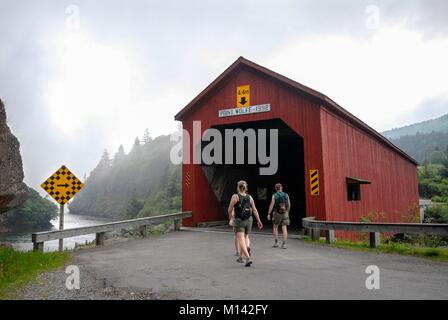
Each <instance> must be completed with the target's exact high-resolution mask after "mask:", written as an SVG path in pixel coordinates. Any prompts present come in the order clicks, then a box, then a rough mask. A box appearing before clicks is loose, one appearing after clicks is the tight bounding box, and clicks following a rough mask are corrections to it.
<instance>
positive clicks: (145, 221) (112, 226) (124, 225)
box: [31, 211, 192, 251]
mask: <svg viewBox="0 0 448 320" xmlns="http://www.w3.org/2000/svg"><path fill="white" fill-rule="evenodd" d="M191 215H192V213H191V211H186V212H179V213H172V214H165V215H160V216H154V217H146V218H139V219H132V220H124V221H116V222H109V223H104V224H99V225H94V226H88V227H80V228H71V229H65V230H53V231H44V232H36V233H33V234H32V235H31V239H32V241H33V249H34V250H35V251H43V250H44V242H45V241H50V240H56V239H64V238H70V237H76V236H81V235H86V234H93V233H95V234H96V239H95V243H96V245H97V246H98V245H103V244H104V234H105V233H106V232H109V231H115V230H120V229H129V228H137V227H138V228H140V233H141V234H142V236H146V234H147V230H146V227H147V226H149V225H154V224H160V223H163V222H165V221H174V230H176V231H179V230H180V228H181V225H182V219H185V218H190V217H191Z"/></svg>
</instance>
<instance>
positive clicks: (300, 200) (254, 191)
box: [201, 119, 306, 228]
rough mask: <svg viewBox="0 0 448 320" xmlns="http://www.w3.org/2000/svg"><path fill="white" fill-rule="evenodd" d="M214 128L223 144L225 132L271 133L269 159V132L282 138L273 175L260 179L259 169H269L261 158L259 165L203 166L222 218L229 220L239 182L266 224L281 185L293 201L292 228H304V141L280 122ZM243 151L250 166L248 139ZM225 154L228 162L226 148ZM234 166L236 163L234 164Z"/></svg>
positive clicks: (234, 146) (275, 120) (268, 121)
mask: <svg viewBox="0 0 448 320" xmlns="http://www.w3.org/2000/svg"><path fill="white" fill-rule="evenodd" d="M214 128H215V129H218V130H219V131H220V132H221V133H222V137H223V143H224V130H225V129H237V128H240V129H242V130H246V129H248V128H252V129H255V130H256V131H257V129H268V132H267V137H268V139H267V148H266V149H267V154H268V155H270V143H269V129H278V136H279V140H278V159H279V160H278V170H277V172H276V173H275V174H274V175H260V173H259V168H260V166H262V167H267V166H269V165H261V164H260V163H259V161H258V157H257V163H256V164H212V165H205V164H202V165H201V167H202V170H203V172H204V173H205V175H206V177H207V179H208V181H209V183H210V186H211V187H212V189H213V191H214V193H215V195H216V197H217V199H218V201H219V202H220V203H221V207H222V210H223V212H222V213H223V217H227V207H228V204H229V201H230V197H231V196H232V194H234V193H235V192H236V184H237V182H238V181H239V180H246V181H247V183H248V185H249V194H250V195H251V196H252V197H253V198H254V200H255V204H256V206H257V209H258V211H259V213H260V216H261V219H262V221H263V223H266V222H267V219H266V216H267V211H268V208H269V204H270V201H271V196H272V194H273V193H274V192H275V189H274V185H275V184H276V183H277V182H280V183H281V184H282V185H283V189H284V191H285V192H286V193H288V194H289V196H290V199H291V203H292V210H291V212H290V219H291V226H292V227H293V228H301V225H302V218H303V217H305V212H306V207H305V205H306V204H305V177H304V174H305V168H304V151H303V150H304V148H303V139H302V138H301V137H300V136H299V135H298V134H296V133H295V132H294V131H293V130H292V129H291V128H289V127H288V126H287V125H286V124H285V123H284V122H283V121H282V120H280V119H273V120H265V121H254V122H246V123H240V124H232V125H222V126H216V127H214ZM257 141H258V134H257ZM208 143H211V142H203V144H202V148H204V147H205V146H206V145H207V144H208ZM227 143H228V141H227ZM232 144H233V150H234V151H233V154H234V156H235V153H236V151H235V149H236V143H235V139H234V141H233V142H232ZM244 149H245V153H246V155H245V161H244V163H247V149H248V139H247V138H246V139H245V143H244ZM222 152H223V159H225V158H224V155H225V150H224V146H223V150H222ZM257 152H258V149H257ZM223 162H224V161H223ZM233 163H235V161H234V162H233Z"/></svg>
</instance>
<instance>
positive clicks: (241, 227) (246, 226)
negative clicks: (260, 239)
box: [233, 217, 254, 234]
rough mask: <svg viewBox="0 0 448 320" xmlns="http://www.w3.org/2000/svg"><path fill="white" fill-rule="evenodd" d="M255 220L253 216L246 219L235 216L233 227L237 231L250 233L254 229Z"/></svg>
mask: <svg viewBox="0 0 448 320" xmlns="http://www.w3.org/2000/svg"><path fill="white" fill-rule="evenodd" d="M253 222H254V220H253V219H252V217H250V218H249V219H246V220H242V219H240V218H235V226H234V227H233V230H234V231H235V233H237V232H244V233H245V234H249V233H250V232H251V231H252V224H253Z"/></svg>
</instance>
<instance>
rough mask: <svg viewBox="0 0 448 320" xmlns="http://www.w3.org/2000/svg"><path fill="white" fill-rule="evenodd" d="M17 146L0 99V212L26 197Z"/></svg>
mask: <svg viewBox="0 0 448 320" xmlns="http://www.w3.org/2000/svg"><path fill="white" fill-rule="evenodd" d="M19 147H20V145H19V141H18V140H17V138H16V137H15V136H14V135H13V134H12V133H11V130H10V129H9V127H8V125H7V124H6V111H5V106H4V104H3V102H2V101H1V100H0V213H3V212H6V211H8V210H10V209H12V208H14V207H17V206H19V205H20V204H22V203H23V202H24V201H25V199H26V195H27V187H26V185H25V184H24V183H23V168H22V158H21V156H20V151H19Z"/></svg>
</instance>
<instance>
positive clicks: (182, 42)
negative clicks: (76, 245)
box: [0, 0, 448, 188]
mask: <svg viewBox="0 0 448 320" xmlns="http://www.w3.org/2000/svg"><path fill="white" fill-rule="evenodd" d="M0 40H1V41H0V97H1V98H2V99H3V100H4V101H5V104H6V107H7V113H8V117H9V125H10V126H11V129H12V130H13V132H14V134H15V135H16V136H17V137H18V138H19V140H20V142H21V152H22V157H23V162H24V169H25V182H26V183H28V184H29V185H30V186H32V187H35V188H38V186H39V184H40V183H41V182H42V181H43V180H44V179H45V178H47V176H48V175H49V174H51V173H52V172H53V171H54V170H55V169H56V168H57V167H58V166H59V165H61V164H66V165H67V166H68V167H69V168H72V169H73V171H74V173H75V174H77V175H78V176H79V178H83V176H84V174H85V173H86V174H88V173H89V172H90V171H91V169H92V168H93V167H94V166H95V165H96V163H97V162H98V160H99V157H100V155H101V153H102V150H103V149H104V148H107V149H108V150H109V152H110V153H111V154H113V153H115V152H116V150H117V149H118V147H119V145H120V144H123V145H124V146H125V150H126V151H129V149H130V147H131V145H132V143H133V140H134V138H135V137H136V136H140V137H141V136H142V134H143V132H144V130H145V128H148V129H149V132H150V134H151V135H152V136H153V137H155V136H158V135H160V134H169V133H171V132H173V131H174V130H175V128H176V126H177V124H176V122H175V121H174V119H173V117H174V114H175V113H176V112H177V111H178V110H180V109H181V108H182V107H184V106H185V105H186V104H187V103H188V102H189V101H190V100H191V99H192V98H194V97H195V96H196V95H197V94H198V93H199V92H200V91H201V90H202V89H203V88H204V87H205V86H207V85H208V84H209V83H210V82H211V81H212V80H213V79H214V78H216V77H217V76H218V75H219V74H220V73H221V72H222V71H223V70H224V69H225V68H227V67H228V66H229V65H230V64H231V63H232V62H233V61H234V60H236V59H237V58H238V57H239V56H244V57H245V58H248V59H250V60H252V61H254V62H256V63H259V64H261V65H263V66H266V67H268V68H270V69H272V70H274V71H277V72H279V73H281V74H284V75H286V76H288V77H290V78H292V79H294V80H296V81H298V82H300V83H302V84H305V85H307V86H310V87H312V88H314V89H316V90H318V91H320V92H322V93H324V94H326V95H328V96H329V97H331V98H332V99H333V100H335V101H336V102H338V103H339V104H341V105H342V106H343V107H344V108H346V109H347V110H349V111H350V112H352V113H353V114H355V115H356V116H357V117H359V118H360V119H362V120H363V121H364V122H366V123H367V124H369V125H371V126H372V127H374V128H375V129H377V130H379V131H383V130H387V129H390V128H393V127H399V126H402V125H405V124H410V123H414V122H418V121H422V120H426V119H430V118H434V117H438V116H440V115H442V114H444V113H447V111H448V63H447V57H448V1H444V0H440V1H431V0H426V1H417V0H414V1H412V0H406V1H405V0H403V1H360V0H353V1H316V0H312V1H311V0H310V1H299V0H296V1H292V0H290V1H278V0H277V1H260V0H256V1H255V0H254V1H244V0H238V1H229V0H226V1H167V0H164V1H151V0H135V1H132V0H127V1H117V0H115V1H111V0H107V1H106V0H103V1H76V0H74V1H56V0H52V1H50V0H48V1H37V0H30V1H25V0H0Z"/></svg>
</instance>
